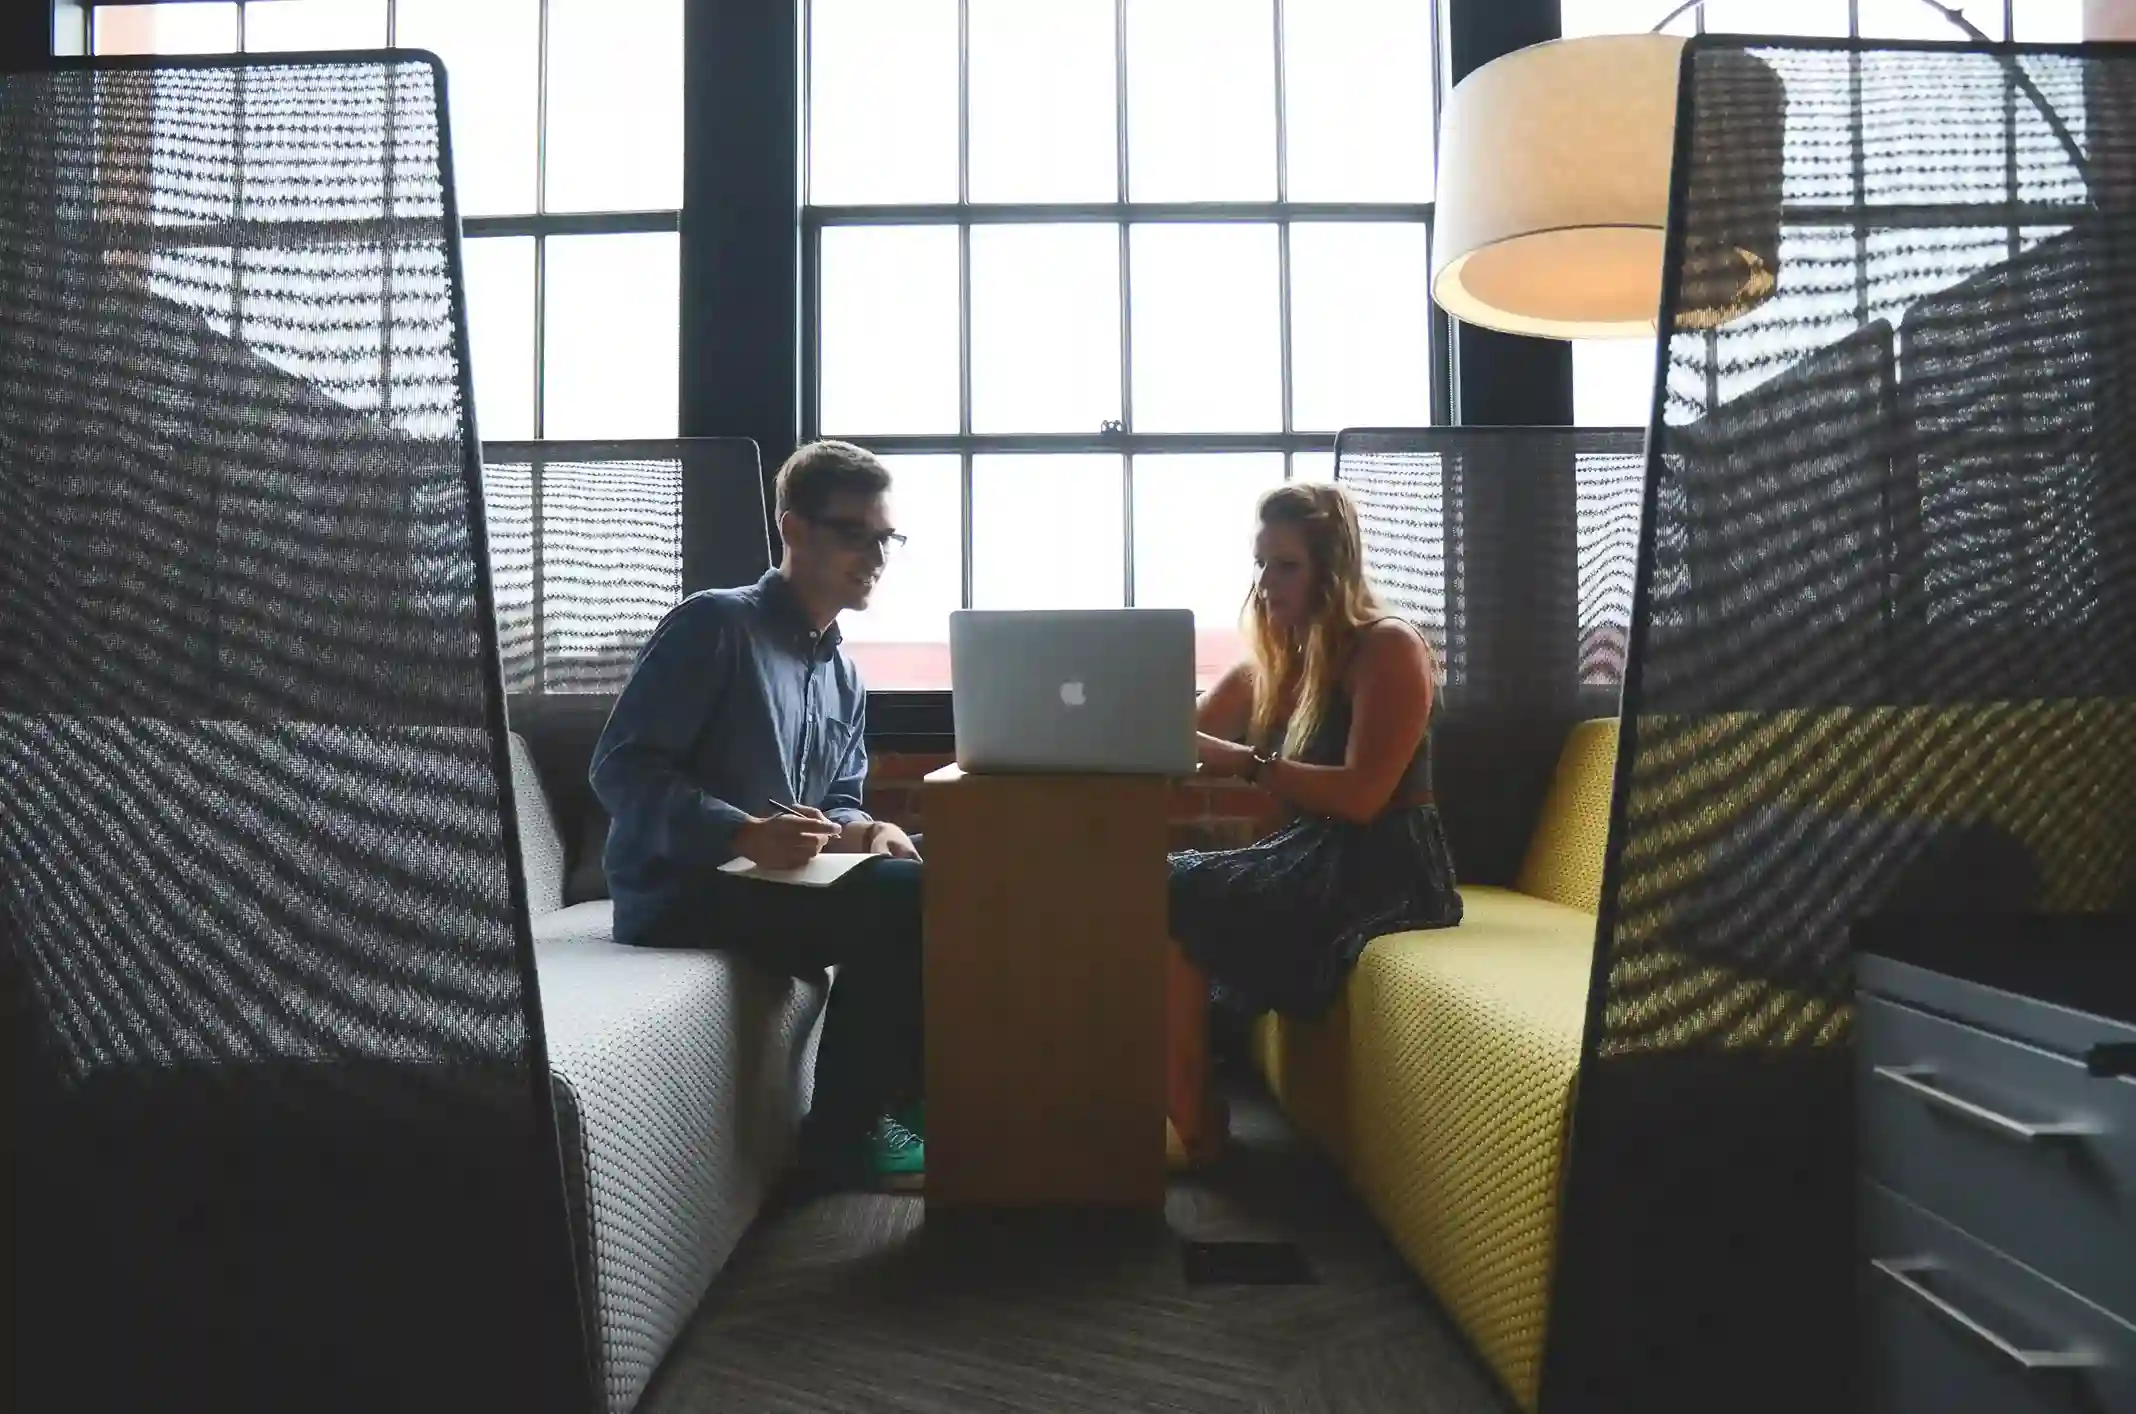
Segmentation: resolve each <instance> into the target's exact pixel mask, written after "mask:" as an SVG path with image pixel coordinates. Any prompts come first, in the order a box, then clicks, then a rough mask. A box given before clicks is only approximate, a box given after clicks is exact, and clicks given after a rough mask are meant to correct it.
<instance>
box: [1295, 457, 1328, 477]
mask: <svg viewBox="0 0 2136 1414" xmlns="http://www.w3.org/2000/svg"><path fill="white" fill-rule="evenodd" d="M1334 479H1335V454H1334V453H1333V452H1292V453H1291V480H1293V481H1333V480H1334Z"/></svg>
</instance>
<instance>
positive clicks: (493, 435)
mask: <svg viewBox="0 0 2136 1414" xmlns="http://www.w3.org/2000/svg"><path fill="white" fill-rule="evenodd" d="M460 249H461V260H460V263H461V268H462V272H463V273H464V275H465V277H466V281H467V342H468V348H469V352H470V355H471V362H473V364H474V366H475V369H474V371H475V427H476V429H477V430H478V431H479V432H480V433H481V434H482V436H483V437H484V438H485V439H486V440H490V441H497V442H522V441H525V440H527V439H528V438H530V437H532V436H533V435H534V238H533V237H532V236H492V237H488V238H486V239H482V240H469V241H463V242H462V243H461V246H460Z"/></svg>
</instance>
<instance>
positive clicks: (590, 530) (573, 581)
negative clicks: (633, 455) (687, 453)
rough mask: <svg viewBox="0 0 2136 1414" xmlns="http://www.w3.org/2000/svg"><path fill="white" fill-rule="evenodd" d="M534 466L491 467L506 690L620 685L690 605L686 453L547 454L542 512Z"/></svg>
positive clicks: (608, 689)
mask: <svg viewBox="0 0 2136 1414" xmlns="http://www.w3.org/2000/svg"><path fill="white" fill-rule="evenodd" d="M533 472H534V465H533V463H530V462H522V463H517V464H505V465H493V466H490V467H489V468H488V470H487V472H486V473H485V474H486V475H487V477H488V479H489V483H490V486H491V487H492V499H491V502H490V516H489V523H490V533H491V535H492V537H493V539H492V542H491V551H492V554H493V556H494V559H493V564H494V567H495V569H494V573H495V575H496V582H497V633H498V647H499V650H500V652H501V653H502V654H503V656H504V667H505V682H506V685H507V688H508V689H509V690H510V691H513V692H526V691H543V692H582V693H584V692H594V693H614V692H618V691H620V690H621V689H622V687H623V682H624V680H625V679H626V678H628V677H629V676H630V665H631V663H632V661H633V660H634V659H635V658H636V657H637V654H638V650H639V649H640V648H643V647H644V646H645V641H646V639H648V638H649V637H651V636H652V632H653V629H654V628H655V627H656V626H658V624H659V622H660V618H661V616H662V615H663V614H665V613H666V612H667V611H668V610H670V609H672V608H674V607H675V605H676V604H678V603H680V602H681V601H682V596H683V592H684V591H683V587H682V461H681V458H680V457H677V458H675V459H672V460H657V461H655V460H618V461H601V462H593V461H549V462H546V463H544V464H543V465H542V467H541V489H540V501H539V504H540V516H539V518H538V519H537V518H536V516H535V505H536V498H535V490H534V475H533ZM537 550H538V553H537ZM537 566H539V570H540V579H539V586H540V592H539V593H538V594H537V593H536V567H537Z"/></svg>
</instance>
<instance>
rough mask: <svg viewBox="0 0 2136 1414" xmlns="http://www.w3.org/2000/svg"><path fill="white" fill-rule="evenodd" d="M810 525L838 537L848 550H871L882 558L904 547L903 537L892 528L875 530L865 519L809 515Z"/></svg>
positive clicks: (888, 556) (886, 557)
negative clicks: (819, 527) (818, 526)
mask: <svg viewBox="0 0 2136 1414" xmlns="http://www.w3.org/2000/svg"><path fill="white" fill-rule="evenodd" d="M808 522H809V524H811V525H820V526H822V527H823V528H824V529H825V530H828V531H830V532H831V533H832V534H833V535H836V536H837V537H838V541H839V543H840V544H842V545H844V546H845V547H846V548H847V549H848V550H873V551H875V552H876V553H877V554H878V555H881V556H882V557H883V558H884V559H888V558H890V556H891V555H892V554H894V553H895V552H897V551H899V550H902V549H904V548H905V537H904V536H902V535H900V534H898V533H897V532H896V531H894V530H877V529H875V528H874V527H873V526H870V525H869V524H868V523H867V522H865V521H858V520H850V519H847V518H846V517H843V516H810V517H808Z"/></svg>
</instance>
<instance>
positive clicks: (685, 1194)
mask: <svg viewBox="0 0 2136 1414" xmlns="http://www.w3.org/2000/svg"><path fill="white" fill-rule="evenodd" d="M512 782H513V787H514V792H515V795H516V798H517V802H518V813H519V833H520V851H521V857H522V858H523V860H524V861H525V866H526V874H527V899H528V908H529V912H530V913H531V914H532V915H533V926H534V959H535V965H536V968H537V970H538V972H539V975H540V980H541V1008H542V1024H543V1028H544V1030H545V1031H546V1033H547V1036H548V1049H549V1069H550V1074H551V1077H552V1080H553V1084H554V1089H555V1093H556V1114H557V1122H558V1129H559V1131H560V1133H561V1138H562V1144H563V1151H564V1178H565V1184H566V1186H567V1189H568V1191H569V1198H570V1208H571V1219H572V1229H573V1232H572V1236H573V1242H574V1245H575V1247H576V1249H577V1252H578V1265H579V1272H580V1292H581V1295H582V1299H584V1300H586V1301H587V1302H588V1309H587V1312H586V1321H587V1326H588V1330H589V1331H590V1332H591V1334H592V1343H593V1348H594V1352H595V1359H596V1362H597V1366H596V1368H597V1371H598V1373H599V1376H600V1380H601V1385H602V1388H603V1391H604V1393H605V1397H606V1400H607V1407H608V1410H609V1411H610V1414H624V1411H627V1410H628V1409H630V1407H631V1406H632V1405H633V1404H635V1403H636V1402H637V1399H638V1396H639V1395H640V1394H641V1393H642V1392H643V1391H644V1389H645V1385H646V1381H647V1380H648V1379H650V1378H651V1376H652V1373H653V1370H654V1367H655V1366H657V1365H658V1364H659V1362H660V1359H661V1357H662V1356H664V1355H665V1354H666V1353H667V1349H668V1346H669V1345H670V1344H671V1343H672V1342H673V1341H674V1339H675V1337H676V1335H677V1334H678V1333H679V1332H680V1331H681V1330H682V1327H683V1325H684V1323H685V1322H686V1321H688V1320H689V1318H690V1314H691V1312H692V1311H693V1310H694V1309H695V1308H696V1306H697V1303H698V1301H699V1300H700V1299H701V1298H702V1297H703V1296H704V1293H705V1289H706V1288H707V1287H708V1286H710V1285H711V1282H712V1278H713V1277H714V1276H716V1275H717V1274H718V1272H719V1269H720V1267H721V1266H722V1265H723V1264H725V1262H726V1260H727V1257H728V1255H729V1254H730V1253H732V1252H733V1250H734V1246H735V1244H736V1243H737V1242H738V1241H740V1239H741V1236H742V1233H743V1231H744V1230H745V1229H746V1228H747V1227H748V1226H749V1224H750V1222H751V1221H752V1220H753V1219H754V1218H755V1217H756V1215H757V1212H758V1210H759V1209H760V1208H761V1207H762V1205H763V1203H764V1200H765V1197H766V1196H767V1194H768V1192H769V1190H770V1188H771V1185H772V1184H773V1182H774V1181H775V1180H776V1179H777V1177H778V1175H779V1172H780V1170H781V1169H782V1168H783V1167H784V1165H785V1163H786V1160H787V1158H788V1155H789V1154H790V1153H791V1151H792V1145H793V1140H794V1136H795V1133H796V1130H797V1128H798V1125H799V1122H800V1118H801V1116H802V1115H803V1114H804V1113H806V1111H807V1108H808V1096H809V1082H810V1076H811V1074H812V1072H813V1067H814V1063H815V1048H816V1033H817V1030H818V1023H819V1019H820V1016H821V1012H822V1003H823V994H822V992H821V991H820V990H819V989H816V988H812V987H808V986H804V985H802V984H800V983H797V982H794V981H792V980H790V979H788V978H783V977H773V976H771V975H769V974H767V973H765V972H762V971H760V970H758V969H757V968H754V967H752V966H750V965H749V964H747V963H744V962H741V961H739V960H737V959H735V958H732V957H730V956H728V955H727V954H724V953H716V952H681V951H657V950H653V949H647V948H632V947H624V946H621V945H619V944H617V943H616V942H615V941H614V940H613V938H612V937H611V928H610V917H611V915H610V905H609V903H608V902H607V901H606V900H600V901H595V902H588V903H578V904H573V905H570V906H568V907H566V906H565V904H564V901H563V893H564V881H563V863H564V850H563V844H562V841H561V839H560V837H559V834H558V831H557V825H556V818H555V815H554V813H553V812H552V811H551V810H550V808H549V801H548V796H547V794H546V792H545V791H544V790H543V788H542V784H541V779H540V777H539V776H538V775H537V774H536V772H535V769H534V761H533V757H532V756H531V754H530V753H529V752H528V750H527V746H526V743H525V741H524V740H522V739H521V738H520V737H519V735H518V734H517V733H514V734H513V736H512Z"/></svg>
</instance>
